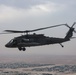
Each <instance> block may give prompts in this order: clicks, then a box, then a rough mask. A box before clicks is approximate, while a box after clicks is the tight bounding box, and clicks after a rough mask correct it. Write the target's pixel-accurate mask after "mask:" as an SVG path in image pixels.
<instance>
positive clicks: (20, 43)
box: [5, 22, 76, 51]
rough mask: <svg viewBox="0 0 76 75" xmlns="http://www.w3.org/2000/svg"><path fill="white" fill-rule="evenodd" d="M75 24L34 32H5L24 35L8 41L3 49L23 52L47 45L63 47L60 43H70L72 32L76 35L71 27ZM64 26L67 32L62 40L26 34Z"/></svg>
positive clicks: (42, 35)
mask: <svg viewBox="0 0 76 75" xmlns="http://www.w3.org/2000/svg"><path fill="white" fill-rule="evenodd" d="M75 24H76V22H74V23H73V25H72V26H71V27H70V26H69V25H68V24H59V25H54V26H49V27H44V28H39V29H34V30H26V31H17V30H5V31H6V32H9V33H26V34H24V35H21V36H18V37H15V38H14V39H12V40H11V41H9V42H8V43H7V44H6V45H5V47H8V48H18V49H19V50H20V51H21V50H23V51H25V50H26V48H25V47H31V46H42V45H49V44H60V45H61V46H62V47H64V46H63V45H62V44H61V43H63V42H66V41H70V39H71V38H72V36H73V32H75V33H76V31H75V30H74V28H73V26H74V25H75ZM62 25H65V26H67V27H68V28H69V31H68V32H67V34H66V36H65V37H64V38H56V37H47V36H44V34H36V33H33V34H28V33H30V32H35V31H40V30H44V29H48V28H53V27H58V26H62Z"/></svg>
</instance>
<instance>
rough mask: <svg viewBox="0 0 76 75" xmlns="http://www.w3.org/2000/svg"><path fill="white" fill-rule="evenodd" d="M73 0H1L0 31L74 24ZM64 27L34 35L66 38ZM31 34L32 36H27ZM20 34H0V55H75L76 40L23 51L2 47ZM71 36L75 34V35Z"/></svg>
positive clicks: (75, 14)
mask: <svg viewBox="0 0 76 75" xmlns="http://www.w3.org/2000/svg"><path fill="white" fill-rule="evenodd" d="M75 7H76V0H0V32H1V33H2V32H3V31H4V30H11V29H12V30H30V29H37V28H42V27H46V26H53V25H58V24H65V23H67V24H68V25H69V26H71V25H72V24H73V23H74V22H76V8H75ZM67 31H68V28H67V27H65V26H62V27H57V28H52V29H47V30H42V31H38V32H35V33H37V34H45V35H46V36H50V37H65V35H66V33H67ZM30 34H32V33H30ZM20 35H22V34H7V35H6V34H3V35H0V55H8V56H10V55H14V56H21V55H24V56H25V55H36V54H41V55H76V39H72V40H71V41H69V42H66V43H63V45H64V48H62V47H61V46H60V45H59V44H55V45H46V46H40V47H30V48H29V47H28V48H26V51H25V52H22V51H19V50H18V49H17V48H15V49H13V48H6V47H5V44H6V43H8V42H9V41H10V40H11V39H13V38H14V37H17V36H20ZM74 36H76V34H75V33H74Z"/></svg>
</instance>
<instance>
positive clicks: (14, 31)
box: [5, 24, 66, 33]
mask: <svg viewBox="0 0 76 75" xmlns="http://www.w3.org/2000/svg"><path fill="white" fill-rule="evenodd" d="M62 25H66V24H59V25H54V26H49V27H44V28H38V29H34V30H26V31H17V30H5V32H10V33H28V32H35V31H39V30H44V29H49V28H53V27H58V26H62Z"/></svg>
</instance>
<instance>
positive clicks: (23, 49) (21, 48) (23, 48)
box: [18, 47, 26, 51]
mask: <svg viewBox="0 0 76 75" xmlns="http://www.w3.org/2000/svg"><path fill="white" fill-rule="evenodd" d="M18 49H19V51H21V50H22V51H25V50H26V48H25V47H18Z"/></svg>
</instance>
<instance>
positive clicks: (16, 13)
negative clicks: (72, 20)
mask: <svg viewBox="0 0 76 75" xmlns="http://www.w3.org/2000/svg"><path fill="white" fill-rule="evenodd" d="M63 8H64V5H59V4H56V3H52V2H50V3H48V2H47V3H45V4H39V5H34V6H32V7H30V8H28V9H26V8H16V7H10V6H6V5H0V21H7V20H15V19H19V18H24V17H25V18H27V17H31V16H42V15H45V14H47V13H50V14H52V13H54V12H57V11H60V10H62V9H63Z"/></svg>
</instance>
